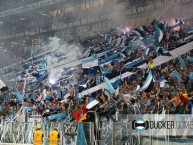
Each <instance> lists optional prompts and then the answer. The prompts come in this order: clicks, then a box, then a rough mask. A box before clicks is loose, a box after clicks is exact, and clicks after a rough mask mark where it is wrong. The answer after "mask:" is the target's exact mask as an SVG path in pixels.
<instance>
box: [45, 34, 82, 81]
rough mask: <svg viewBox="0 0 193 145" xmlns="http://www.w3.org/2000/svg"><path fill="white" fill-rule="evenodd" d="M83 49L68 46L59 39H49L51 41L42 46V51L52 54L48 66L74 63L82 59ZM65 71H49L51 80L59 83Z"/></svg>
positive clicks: (72, 45)
mask: <svg viewBox="0 0 193 145" xmlns="http://www.w3.org/2000/svg"><path fill="white" fill-rule="evenodd" d="M80 49H81V48H80V47H78V45H76V44H67V43H66V42H65V41H62V40H61V39H59V38H57V37H52V38H49V41H48V42H47V43H45V44H42V47H41V51H43V52H50V54H49V55H47V60H48V66H49V65H56V66H57V63H59V62H60V61H64V62H73V61H75V60H78V59H80V58H81V50H80ZM62 72H63V69H57V68H54V69H51V70H49V77H48V78H49V80H52V81H57V80H59V79H60V78H61V76H62Z"/></svg>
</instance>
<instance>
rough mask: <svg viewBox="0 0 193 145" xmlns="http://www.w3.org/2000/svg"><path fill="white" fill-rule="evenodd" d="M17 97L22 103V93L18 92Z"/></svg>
mask: <svg viewBox="0 0 193 145" xmlns="http://www.w3.org/2000/svg"><path fill="white" fill-rule="evenodd" d="M15 95H16V97H17V100H18V101H19V102H20V103H21V102H22V96H21V93H20V92H16V93H15Z"/></svg>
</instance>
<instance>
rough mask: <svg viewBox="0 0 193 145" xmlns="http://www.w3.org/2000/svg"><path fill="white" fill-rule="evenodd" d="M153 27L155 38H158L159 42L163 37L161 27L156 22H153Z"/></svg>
mask: <svg viewBox="0 0 193 145" xmlns="http://www.w3.org/2000/svg"><path fill="white" fill-rule="evenodd" d="M153 25H154V27H155V29H156V34H155V38H156V39H158V42H161V41H162V39H163V32H162V31H161V29H160V28H159V27H158V24H157V22H154V24H153Z"/></svg>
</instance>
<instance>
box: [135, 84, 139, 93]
mask: <svg viewBox="0 0 193 145" xmlns="http://www.w3.org/2000/svg"><path fill="white" fill-rule="evenodd" d="M139 90H140V85H137V88H136V89H135V90H134V92H135V93H138V92H139Z"/></svg>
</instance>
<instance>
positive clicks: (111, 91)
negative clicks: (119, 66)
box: [105, 77, 115, 94]
mask: <svg viewBox="0 0 193 145" xmlns="http://www.w3.org/2000/svg"><path fill="white" fill-rule="evenodd" d="M105 84H106V86H107V89H108V90H109V91H110V93H111V94H113V93H114V92H115V89H114V88H113V86H112V84H111V82H110V80H109V79H108V78H106V77H105Z"/></svg>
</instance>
